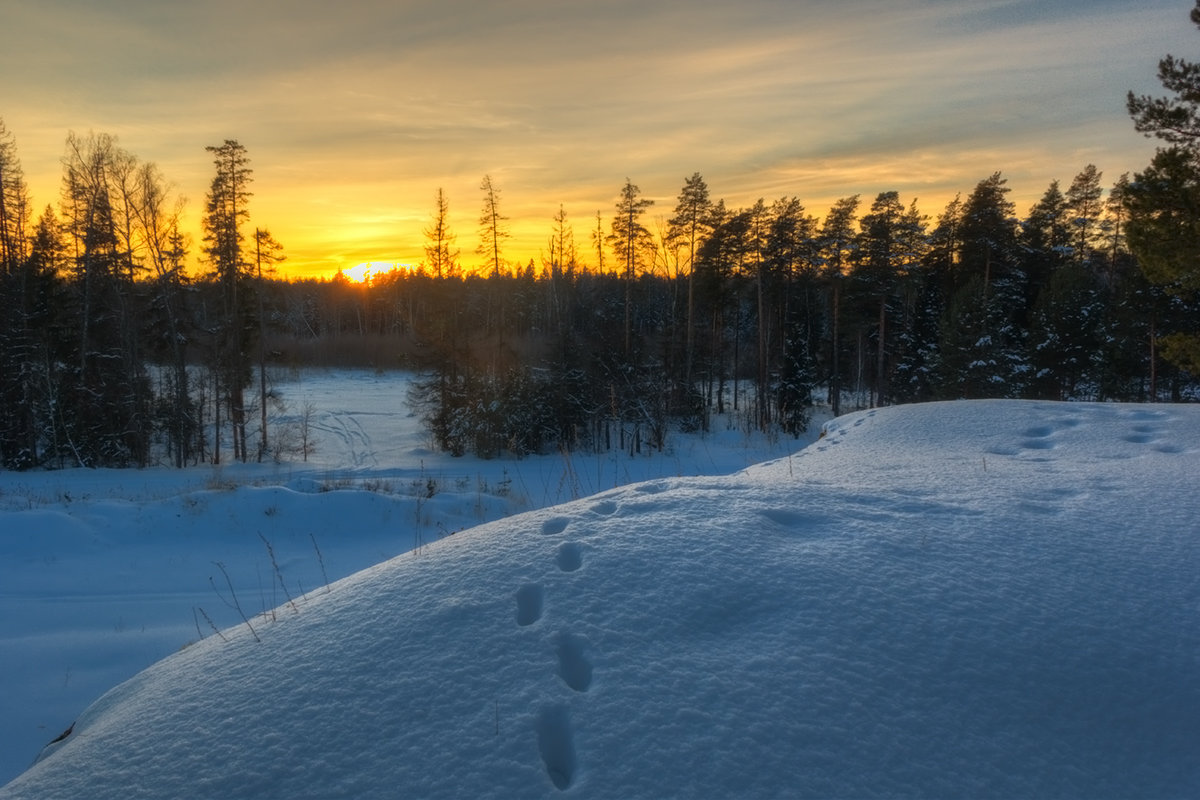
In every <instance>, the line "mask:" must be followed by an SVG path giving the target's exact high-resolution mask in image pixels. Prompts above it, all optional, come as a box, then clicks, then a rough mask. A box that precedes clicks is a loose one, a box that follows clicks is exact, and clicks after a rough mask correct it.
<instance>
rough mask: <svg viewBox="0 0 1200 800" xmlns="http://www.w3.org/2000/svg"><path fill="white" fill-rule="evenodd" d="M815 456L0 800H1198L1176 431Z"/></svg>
mask: <svg viewBox="0 0 1200 800" xmlns="http://www.w3.org/2000/svg"><path fill="white" fill-rule="evenodd" d="M826 430H827V435H825V436H824V437H823V438H822V439H821V440H819V441H818V442H816V443H815V444H813V445H812V446H810V447H809V448H807V449H806V450H804V451H802V452H800V453H798V454H796V455H795V456H792V457H788V458H782V459H778V460H776V461H773V462H770V463H766V464H762V465H759V466H755V467H751V468H749V469H746V470H744V471H742V472H739V473H737V474H735V475H732V476H727V477H719V478H718V477H707V478H672V479H662V480H655V481H651V482H646V483H640V484H636V485H632V486H628V487H624V488H619V489H615V490H608V491H604V492H601V493H599V494H596V495H594V496H591V497H588V498H586V499H580V500H577V501H574V502H570V503H567V504H565V505H559V506H556V507H554V508H550V509H545V510H540V511H533V512H530V513H527V514H523V515H520V516H516V517H512V518H509V519H504V520H500V521H496V522H491V523H488V524H484V525H481V526H478V527H475V528H472V529H470V530H467V531H464V532H460V533H457V534H455V535H453V536H449V537H447V538H445V539H442V540H441V541H438V542H436V543H433V544H430V545H429V546H427V547H424V548H422V549H421V550H420V551H419V552H412V553H407V554H404V555H400V556H398V557H396V558H394V559H392V560H390V561H387V562H385V563H382V564H379V565H377V566H375V567H372V568H369V569H367V570H364V571H362V572H360V573H357V574H355V575H352V576H350V577H348V578H345V579H344V580H341V581H338V582H336V583H334V584H333V585H332V586H331V587H330V588H329V590H328V591H324V590H320V591H315V592H309V593H308V594H307V595H306V597H303V598H298V599H297V601H296V602H295V603H293V604H285V605H284V606H281V607H280V608H279V609H277V611H276V612H275V614H274V620H273V621H272V620H270V619H268V618H264V617H262V616H258V617H255V618H254V619H253V620H252V623H253V625H254V629H253V631H251V629H250V626H248V625H246V624H240V625H236V626H234V627H233V628H230V629H228V630H226V631H225V632H224V634H223V637H218V636H215V635H210V636H208V637H207V638H205V639H204V640H203V641H201V642H199V643H197V644H194V645H192V646H190V647H188V648H186V649H184V650H183V651H181V652H179V653H177V654H175V655H174V656H171V657H170V658H167V659H166V660H164V661H161V662H159V663H157V664H155V665H154V666H152V667H150V668H149V669H147V670H145V671H144V672H142V673H141V674H139V675H137V676H136V677H135V678H133V679H132V680H129V681H127V682H125V683H124V684H122V685H120V686H118V687H117V688H115V689H113V690H112V691H110V692H109V693H107V694H106V695H104V696H103V697H102V698H100V699H99V700H98V701H97V702H96V703H95V704H94V705H92V706H91V707H90V708H89V709H88V710H86V711H85V712H84V713H83V714H82V715H80V717H79V719H78V721H77V722H76V723H75V725H74V728H73V729H72V731H71V733H70V734H69V735H68V736H66V737H65V738H64V739H63V740H62V741H61V742H59V743H56V744H53V745H50V746H49V747H47V749H46V751H45V752H44V754H43V757H42V759H41V760H40V761H39V762H38V763H37V764H36V765H34V766H33V767H32V768H30V769H29V770H28V771H27V772H25V773H24V774H22V775H21V776H19V777H18V778H16V779H15V780H14V781H12V782H11V783H10V784H8V785H7V786H6V787H4V789H2V790H0V797H3V798H26V797H28V798H35V797H37V798H41V797H45V798H50V797H54V798H73V797H78V798H85V797H86V798H105V797H112V798H131V797H181V796H187V797H212V798H225V797H239V798H252V797H281V798H282V797H287V798H297V797H314V798H316V797H320V798H330V797H355V798H365V797H388V798H390V797H397V796H411V797H480V796H496V797H540V796H557V795H560V794H561V795H563V796H571V797H621V798H632V797H648V798H649V797H668V796H681V797H683V796H686V797H734V796H736V797H782V796H787V797H824V798H829V797H855V798H857V797H869V796H885V795H886V796H900V797H1050V796H1055V797H1088V798H1099V797H1141V798H1154V797H1186V796H1197V795H1200V626H1198V625H1197V618H1198V616H1200V497H1198V496H1197V494H1196V492H1195V476H1196V474H1197V471H1198V468H1200V406H1124V405H1099V404H1070V405H1063V404H1053V403H1028V402H1015V401H1014V402H1004V401H996V402H991V401H988V402H961V403H945V404H929V405H922V406H908V407H898V408H890V409H882V410H879V411H878V412H875V411H869V412H861V413H857V414H852V415H849V416H846V417H842V418H839V419H837V420H834V421H832V422H831V423H828V424H827V426H826Z"/></svg>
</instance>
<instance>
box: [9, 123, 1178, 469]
mask: <svg viewBox="0 0 1200 800" xmlns="http://www.w3.org/2000/svg"><path fill="white" fill-rule="evenodd" d="M208 149H209V151H210V152H211V153H212V155H213V161H214V167H215V170H214V172H215V174H214V178H213V181H212V185H211V188H210V191H209V193H208V195H207V196H206V198H205V209H204V214H203V220H202V229H203V242H202V245H201V256H202V261H203V265H204V269H203V270H201V271H200V272H199V273H198V274H189V273H188V271H187V270H185V269H184V264H185V262H186V261H187V259H188V255H189V254H188V251H189V246H190V243H189V241H188V240H187V237H186V236H184V235H183V234H182V233H181V232H180V229H179V218H180V213H181V208H182V206H181V204H180V203H179V201H178V200H177V199H175V198H173V197H172V196H171V193H170V191H169V189H168V186H167V184H166V183H165V181H164V180H163V179H162V177H161V176H160V175H159V173H158V171H157V170H156V169H155V168H154V166H153V165H149V164H144V163H141V162H139V161H138V160H137V159H136V158H135V157H134V156H132V155H131V154H129V153H127V152H125V151H123V150H122V149H121V148H119V147H118V146H117V145H116V143H115V141H113V140H112V139H111V137H106V136H102V135H101V136H95V135H93V136H89V137H86V138H80V137H76V136H71V137H69V138H68V142H67V155H66V157H65V159H64V181H63V194H62V199H61V202H60V203H59V206H58V209H57V211H56V210H55V209H54V208H52V207H50V206H47V207H46V209H45V210H44V211H43V213H42V214H41V215H40V216H39V217H38V218H37V220H36V222H32V221H31V214H30V208H29V206H30V201H29V198H28V195H27V192H26V190H25V187H24V183H23V180H22V177H21V172H20V167H19V162H18V161H17V158H16V149H15V144H14V141H13V138H12V137H11V135H9V134H8V133H7V132H6V131H4V129H3V126H2V125H0V189H2V191H0V267H2V270H3V274H2V279H3V285H2V286H0V292H2V293H3V295H2V297H0V308H2V309H3V318H2V320H0V359H2V361H3V363H2V364H0V376H2V377H0V462H2V464H3V466H4V467H6V468H11V469H25V468H30V467H35V466H74V465H82V466H108V465H144V464H148V463H151V462H152V461H157V460H160V459H163V458H165V459H166V460H169V461H170V462H171V463H173V464H176V465H178V466H183V465H185V464H191V463H198V462H201V461H205V462H219V461H220V460H221V459H222V458H224V457H232V458H234V459H239V460H247V459H253V458H257V459H262V458H264V457H267V456H269V455H271V456H277V455H278V454H279V453H280V452H281V450H282V448H283V443H282V442H280V441H273V440H272V439H271V438H269V436H268V433H269V431H268V416H267V409H268V405H269V404H270V402H271V398H272V392H271V390H270V387H269V380H268V372H267V369H266V366H267V363H268V362H275V363H280V364H286V365H290V366H303V365H306V364H313V363H323V364H332V365H345V366H349V365H363V364H370V365H373V366H375V367H377V368H392V367H406V368H413V369H418V370H420V371H422V373H423V375H424V376H425V377H424V379H423V380H422V381H420V382H419V383H418V385H417V388H416V389H415V391H414V392H413V396H412V397H411V398H410V399H411V400H412V401H413V402H415V403H416V404H417V406H418V407H419V409H420V412H421V414H422V415H423V418H424V420H425V421H426V422H427V424H428V425H429V428H430V431H431V433H432V435H433V437H434V439H435V441H436V442H437V444H438V445H439V446H440V447H442V448H444V449H446V450H447V451H450V452H453V453H467V452H473V453H477V454H480V455H484V456H492V455H497V454H500V453H511V454H518V455H519V454H524V453H532V452H546V451H549V450H554V449H559V448H566V449H572V448H577V447H586V448H597V449H606V448H617V447H620V448H625V449H628V450H630V451H635V452H636V451H637V450H639V449H640V448H643V447H654V448H661V447H662V446H663V445H664V443H665V442H666V437H667V434H668V431H669V430H671V429H672V427H674V426H679V427H682V428H684V429H690V430H703V429H707V428H708V427H709V426H710V425H711V424H712V419H713V415H714V414H718V415H719V414H723V413H725V412H727V411H731V410H736V411H738V412H739V413H741V414H742V415H743V418H744V420H745V421H746V423H747V424H750V425H753V426H755V427H758V428H761V429H764V430H767V429H775V428H777V429H780V430H782V431H785V432H787V433H789V434H793V435H797V434H799V433H800V432H801V431H803V430H804V429H805V427H806V426H807V424H808V420H809V415H810V411H811V406H812V404H813V402H814V396H813V393H814V392H815V391H820V392H822V393H823V397H821V398H817V399H823V400H824V401H826V402H828V403H829V405H830V406H831V407H832V409H833V411H834V413H835V414H836V413H839V412H841V411H842V410H843V408H844V407H845V405H846V404H847V403H850V404H853V405H854V406H875V405H882V404H889V403H901V402H916V401H923V400H932V399H944V398H983V397H1014V398H1016V397H1021V398H1046V399H1054V400H1080V399H1094V400H1121V401H1157V400H1175V401H1178V400H1182V399H1189V398H1190V397H1191V393H1192V391H1193V390H1194V388H1195V385H1194V381H1193V377H1192V376H1191V375H1190V374H1189V373H1188V372H1186V371H1184V370H1182V369H1180V368H1179V367H1178V366H1176V365H1175V364H1173V363H1172V362H1169V361H1166V360H1164V359H1163V358H1161V357H1160V353H1159V345H1160V343H1161V342H1167V343H1170V342H1171V341H1173V338H1172V337H1173V335H1174V334H1185V333H1189V332H1191V331H1192V330H1193V329H1194V327H1195V319H1196V318H1197V317H1196V314H1197V311H1198V306H1197V299H1196V296H1195V292H1194V290H1195V288H1196V287H1195V286H1192V285H1190V284H1187V283H1186V282H1185V281H1179V280H1177V281H1174V282H1172V281H1171V280H1167V281H1163V282H1161V283H1159V284H1151V283H1150V282H1148V281H1147V280H1146V278H1145V277H1144V276H1143V273H1142V270H1141V269H1140V268H1139V264H1138V261H1137V259H1135V258H1134V256H1133V255H1132V254H1131V253H1130V251H1129V248H1128V246H1127V236H1126V233H1127V227H1128V226H1129V225H1130V223H1131V222H1136V221H1137V220H1136V219H1135V218H1136V217H1137V216H1138V215H1139V214H1140V217H1141V219H1142V220H1143V222H1144V221H1145V220H1146V219H1150V218H1152V217H1153V215H1154V214H1155V213H1156V212H1155V211H1154V209H1153V208H1150V207H1149V206H1147V204H1146V202H1145V201H1146V197H1147V195H1146V192H1145V191H1144V189H1143V188H1140V185H1139V184H1138V183H1137V181H1134V182H1131V181H1130V180H1129V179H1127V178H1126V177H1124V176H1123V177H1122V178H1120V179H1119V180H1118V181H1117V182H1116V183H1115V184H1114V185H1113V186H1112V187H1111V188H1110V189H1109V190H1108V191H1107V192H1106V191H1105V190H1104V188H1103V186H1102V184H1101V178H1102V176H1101V173H1100V172H1099V171H1098V170H1097V169H1096V168H1095V167H1094V166H1090V165H1089V166H1087V167H1086V168H1084V169H1083V170H1082V171H1081V172H1080V173H1079V174H1078V175H1077V176H1076V177H1075V178H1074V179H1073V180H1072V181H1071V183H1070V184H1069V185H1068V186H1067V187H1066V188H1065V189H1064V188H1063V187H1061V186H1060V185H1059V184H1058V183H1057V182H1054V183H1052V184H1051V185H1050V186H1049V187H1048V188H1047V189H1046V191H1045V193H1044V194H1043V195H1042V197H1041V199H1040V200H1039V201H1038V202H1037V203H1036V204H1035V205H1034V206H1033V207H1032V208H1031V209H1030V210H1029V212H1028V214H1027V215H1025V216H1024V217H1018V216H1017V213H1016V209H1015V207H1014V204H1013V203H1012V202H1011V201H1010V200H1009V199H1008V193H1009V189H1008V187H1007V185H1006V181H1005V179H1004V178H1003V177H1002V176H1001V174H999V173H996V174H993V175H991V176H989V177H987V178H985V179H983V180H981V181H980V182H979V183H978V184H977V185H976V186H975V187H974V189H973V190H972V191H971V192H970V193H969V194H968V195H967V196H966V197H961V196H960V197H958V198H956V199H955V200H953V201H952V202H951V203H949V204H948V205H947V206H946V208H945V209H943V210H942V212H941V213H940V214H939V215H938V216H937V217H936V219H930V218H928V217H926V216H925V215H924V214H922V213H921V212H920V210H919V209H918V208H917V207H916V205H915V203H913V202H908V203H906V202H904V200H902V198H901V197H900V196H899V195H898V194H897V193H896V192H882V193H880V194H878V195H877V196H875V197H874V198H872V199H869V200H865V199H863V198H860V197H858V196H852V197H846V198H843V199H842V200H840V201H838V202H837V203H836V204H834V206H833V207H832V208H831V209H830V210H829V212H828V213H827V214H826V215H825V217H824V218H823V219H819V218H817V217H816V216H814V215H812V214H810V213H809V212H808V211H807V210H806V209H805V208H804V206H803V205H802V204H801V202H800V201H799V200H798V199H796V198H794V197H783V198H780V199H777V200H775V201H773V202H766V201H763V200H760V201H758V202H756V203H754V204H753V205H751V206H749V207H745V208H730V207H727V206H726V204H725V203H724V202H723V201H721V200H713V199H712V198H711V197H710V195H709V190H708V187H707V185H706V183H705V181H704V180H703V178H702V177H701V176H700V175H699V174H695V175H693V176H691V177H690V178H688V179H687V180H686V181H685V182H684V184H683V186H682V187H681V189H680V191H679V194H678V197H677V201H676V204H675V206H674V208H673V209H672V210H671V211H670V216H669V219H665V220H664V221H662V222H661V223H659V224H657V225H656V226H653V227H654V229H653V230H652V229H651V225H650V224H649V223H648V222H647V220H648V216H649V209H650V208H651V207H652V203H651V202H650V201H649V200H647V199H646V198H644V197H642V195H641V192H640V190H639V189H638V187H637V186H635V185H634V184H633V183H632V182H630V181H626V183H625V185H624V186H623V187H622V189H621V191H620V194H619V199H618V202H617V204H616V207H615V208H614V210H613V213H612V216H611V219H610V222H609V225H608V226H607V229H606V227H605V226H604V225H603V223H602V220H601V218H600V215H599V214H598V215H597V219H596V222H595V227H594V228H593V229H592V230H591V231H590V233H591V236H590V239H591V244H590V245H589V246H587V247H584V248H577V247H576V245H575V234H574V230H573V228H572V225H571V222H570V221H569V220H568V219H567V217H566V214H565V212H563V211H561V210H560V211H559V213H558V214H557V215H556V216H555V217H554V219H553V225H552V227H551V230H550V235H549V237H548V240H547V248H546V255H544V256H543V257H542V260H541V263H537V264H535V263H532V262H531V263H529V264H526V265H524V266H522V267H519V268H513V267H512V266H511V265H510V264H509V263H508V262H507V261H506V260H505V259H504V257H503V242H504V240H505V239H506V238H507V231H506V230H505V227H504V225H505V219H506V218H505V217H504V216H503V214H502V213H500V212H501V208H500V195H499V191H498V189H497V187H495V186H494V185H493V183H492V181H491V179H490V177H489V178H485V179H484V182H483V185H482V187H481V188H482V189H483V190H484V205H483V214H482V215H481V218H480V223H481V226H480V239H481V246H480V248H479V252H480V253H481V254H482V255H483V257H484V260H485V269H483V270H481V271H479V272H469V271H466V270H464V269H463V267H462V265H461V264H460V261H459V253H458V251H457V250H455V249H454V248H453V242H454V235H453V232H452V231H450V230H449V227H448V225H447V218H448V207H447V201H446V198H445V197H444V195H443V194H442V193H441V192H439V193H438V197H437V204H436V206H435V209H434V214H433V221H432V223H431V224H430V226H429V227H428V228H427V230H426V238H427V246H426V248H425V249H426V261H425V263H424V264H423V265H422V267H421V268H420V269H418V270H415V271H403V270H397V271H393V272H391V273H388V274H384V275H378V276H375V277H374V278H373V279H372V280H371V281H369V282H367V283H363V284H355V283H350V282H349V281H347V280H345V279H344V278H341V277H339V278H336V279H333V280H328V281H314V280H291V281H289V280H282V279H279V278H275V277H272V275H271V267H272V265H273V264H275V263H276V262H278V261H279V260H281V259H282V253H281V248H280V246H279V244H278V243H277V242H275V241H274V239H273V238H272V237H271V236H270V234H269V232H268V231H266V230H265V229H263V228H255V229H254V231H253V233H252V234H251V233H249V231H248V227H249V226H248V224H247V221H248V219H249V215H248V205H249V198H250V197H251V193H250V192H249V188H248V187H249V185H250V178H251V171H250V169H249V166H248V158H247V155H246V153H245V150H244V149H243V148H242V147H241V146H240V145H239V144H238V143H237V142H236V141H226V142H225V143H224V144H223V145H221V146H219V147H210V148H208ZM1138 198H1141V199H1140V200H1139V199H1138ZM1139 203H1140V205H1139ZM1131 215H1132V216H1131ZM1144 227H1145V226H1144V225H1143V229H1144ZM1177 361H1179V360H1178V359H1177ZM1180 363H1186V362H1180ZM252 386H253V387H254V388H253V389H251V388H250V387H252ZM247 390H249V391H247ZM397 402H403V398H397ZM223 444H226V446H227V447H228V450H229V454H228V456H226V454H225V453H223V451H222V445H223Z"/></svg>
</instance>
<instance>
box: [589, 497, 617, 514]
mask: <svg viewBox="0 0 1200 800" xmlns="http://www.w3.org/2000/svg"><path fill="white" fill-rule="evenodd" d="M592 513H593V514H599V515H600V516H602V517H611V516H612V515H613V514H615V513H617V504H616V503H614V502H613V501H612V500H602V501H601V502H599V503H596V505H594V506H592Z"/></svg>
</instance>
